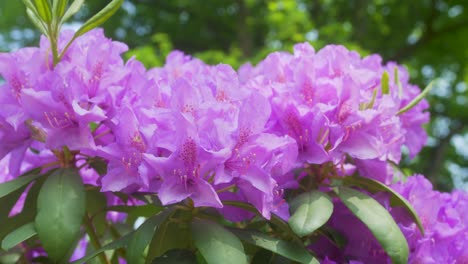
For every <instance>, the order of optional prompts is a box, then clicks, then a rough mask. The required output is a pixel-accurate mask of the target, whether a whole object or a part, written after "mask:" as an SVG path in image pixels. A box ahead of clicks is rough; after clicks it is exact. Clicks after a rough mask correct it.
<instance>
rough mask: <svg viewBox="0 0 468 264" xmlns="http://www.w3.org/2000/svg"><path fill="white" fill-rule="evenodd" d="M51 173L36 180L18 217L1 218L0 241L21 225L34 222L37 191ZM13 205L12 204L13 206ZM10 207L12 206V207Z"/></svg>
mask: <svg viewBox="0 0 468 264" xmlns="http://www.w3.org/2000/svg"><path fill="white" fill-rule="evenodd" d="M50 173H51V171H49V172H47V173H46V174H45V175H43V176H42V177H40V178H39V179H38V180H36V181H35V182H34V183H33V185H32V186H31V188H30V189H29V191H28V194H27V196H26V200H25V201H24V206H23V210H22V212H21V213H19V214H18V215H15V216H13V217H11V218H5V219H4V218H2V222H1V228H0V240H3V238H4V237H5V236H6V235H7V234H9V233H11V232H13V230H15V229H17V228H19V227H21V226H22V225H25V224H27V223H29V222H33V221H34V217H35V216H36V211H37V210H36V208H37V195H38V194H39V190H40V189H41V187H42V184H43V183H44V181H45V180H46V178H47V176H48V175H49V174H50ZM18 191H19V190H18ZM11 195H13V194H10V195H8V196H7V197H4V198H3V199H6V198H8V197H10V196H11ZM3 199H2V201H3ZM13 205H14V204H13ZM13 205H12V206H13ZM0 208H2V209H3V204H2V206H0Z"/></svg>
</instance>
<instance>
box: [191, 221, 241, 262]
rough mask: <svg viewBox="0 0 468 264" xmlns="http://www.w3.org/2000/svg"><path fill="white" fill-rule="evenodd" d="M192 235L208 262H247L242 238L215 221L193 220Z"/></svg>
mask: <svg viewBox="0 0 468 264" xmlns="http://www.w3.org/2000/svg"><path fill="white" fill-rule="evenodd" d="M192 237H193V240H194V241H195V245H196V246H197V248H198V249H199V250H200V252H201V254H202V255H203V257H204V258H205V260H206V262H208V264H218V263H224V264H230V263H232V264H243V263H247V256H246V255H245V254H244V247H243V246H242V243H241V242H240V240H239V239H238V238H237V237H236V236H235V235H233V234H232V233H231V232H229V231H228V230H226V229H225V228H224V227H222V226H220V225H219V224H217V223H215V222H211V221H206V220H199V219H195V220H194V221H193V222H192Z"/></svg>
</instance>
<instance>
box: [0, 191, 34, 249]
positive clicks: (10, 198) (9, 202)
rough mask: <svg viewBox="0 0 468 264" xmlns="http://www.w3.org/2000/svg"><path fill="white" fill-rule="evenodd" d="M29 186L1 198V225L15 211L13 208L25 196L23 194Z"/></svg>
mask: <svg viewBox="0 0 468 264" xmlns="http://www.w3.org/2000/svg"><path fill="white" fill-rule="evenodd" d="M26 187H27V186H23V187H21V188H19V189H17V190H16V191H14V192H12V193H10V194H9V195H7V196H5V197H2V198H0V204H1V206H0V223H4V221H6V219H8V215H9V214H10V212H11V210H12V209H13V206H15V204H16V203H17V202H18V200H19V198H20V197H21V195H22V194H23V192H24V191H25V190H26ZM0 240H1V236H0Z"/></svg>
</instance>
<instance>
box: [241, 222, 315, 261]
mask: <svg viewBox="0 0 468 264" xmlns="http://www.w3.org/2000/svg"><path fill="white" fill-rule="evenodd" d="M232 232H233V233H234V234H236V235H237V236H238V237H239V238H240V239H242V240H244V241H245V242H247V243H250V244H253V245H256V246H258V247H261V248H264V249H267V250H270V251H272V252H275V253H276V254H278V255H281V256H283V257H286V258H288V259H291V260H294V261H297V262H300V263H307V264H309V263H310V264H312V263H314V264H315V263H316V264H318V263H319V261H318V260H317V259H316V258H314V257H313V256H312V255H311V254H310V253H309V252H308V251H307V249H305V248H304V247H303V246H302V245H300V244H297V243H293V242H288V241H284V240H281V239H278V238H274V237H269V236H267V235H265V234H263V233H260V232H257V231H248V230H241V229H236V230H232Z"/></svg>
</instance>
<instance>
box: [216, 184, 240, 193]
mask: <svg viewBox="0 0 468 264" xmlns="http://www.w3.org/2000/svg"><path fill="white" fill-rule="evenodd" d="M234 187H236V185H235V184H231V185H229V186H227V187H225V188H222V189H220V190H217V191H216V192H217V193H222V192H225V191H229V190H230V189H232V188H234Z"/></svg>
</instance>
